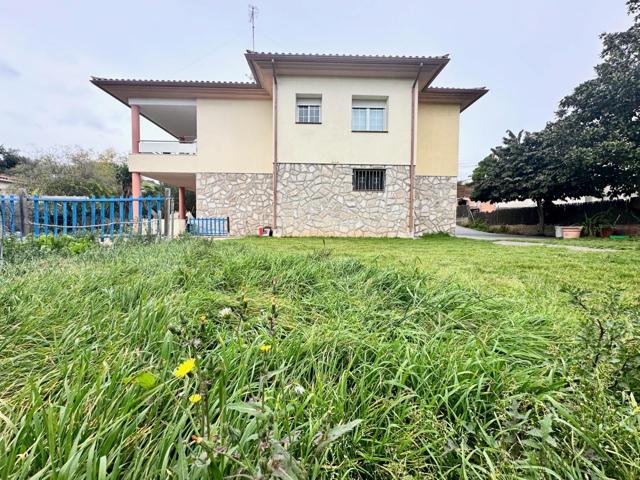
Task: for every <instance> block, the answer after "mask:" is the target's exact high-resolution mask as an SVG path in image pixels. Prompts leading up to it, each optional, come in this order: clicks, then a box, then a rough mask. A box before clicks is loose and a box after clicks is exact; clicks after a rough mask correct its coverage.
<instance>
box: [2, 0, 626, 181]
mask: <svg viewBox="0 0 640 480" xmlns="http://www.w3.org/2000/svg"><path fill="white" fill-rule="evenodd" d="M624 3H625V2H624V0H530V1H528V2H525V1H521V0H520V1H519V0H516V1H514V0H484V1H478V0H423V1H415V2H402V1H399V0H396V1H373V0H368V1H362V2H359V1H345V0H323V1H316V2H305V1H301V0H296V1H272V0H269V1H266V0H255V1H254V4H256V5H257V6H258V8H259V14H258V19H257V25H256V50H259V51H277V52H283V51H286V52H302V53H307V52H310V53H348V54H399V55H442V54H446V53H448V54H450V55H451V62H450V63H449V65H448V66H447V67H446V68H445V70H444V71H443V72H442V73H441V74H440V76H439V77H438V78H437V79H436V81H435V83H434V85H435V86H452V87H477V86H486V87H488V88H489V89H490V92H489V93H488V94H487V95H486V96H485V97H483V98H482V99H481V100H479V101H478V102H477V103H476V104H474V105H472V106H471V107H470V108H469V109H468V110H467V111H465V112H464V113H463V114H462V122H461V141H460V177H461V178H465V177H467V176H468V175H470V173H471V171H472V170H473V166H474V165H475V164H476V163H477V162H478V161H479V160H481V159H482V158H483V157H484V156H485V155H486V154H487V153H488V152H489V149H490V148H491V147H492V146H495V145H496V144H499V143H500V141H501V138H502V136H503V134H504V132H505V130H507V129H512V130H520V129H527V130H536V129H540V128H541V127H543V126H544V124H545V122H547V121H548V120H551V119H552V118H553V113H554V111H555V110H556V107H557V103H558V101H559V100H560V99H561V98H562V97H563V96H564V95H566V94H568V93H569V92H570V91H571V90H572V89H573V87H575V86H576V85H577V84H578V83H580V82H581V81H583V80H586V79H588V78H590V77H592V76H593V66H594V65H595V64H596V63H597V62H598V56H599V53H600V49H601V43H600V40H599V38H598V35H599V34H600V33H602V32H610V31H619V30H624V29H626V28H628V26H629V25H630V24H631V20H630V19H629V18H628V17H627V15H626V11H625V5H624ZM250 46H251V35H250V27H249V24H248V14H247V2H246V1H213V0H208V1H204V0H203V1H195V0H173V1H165V0H153V1H146V0H144V1H143V0H110V1H108V2H104V1H100V2H98V1H92V0H78V1H70V0H55V1H37V0H25V1H21V0H0V144H5V145H7V146H11V147H15V148H19V149H21V150H23V151H24V152H25V153H29V154H34V153H37V152H39V151H44V150H49V149H51V148H53V147H61V146H65V145H79V146H82V147H87V148H92V149H96V150H101V149H105V148H109V147H113V148H115V149H116V150H118V151H121V152H123V153H125V152H126V151H127V149H128V148H129V145H130V126H129V123H130V116H129V110H128V109H127V108H126V107H125V106H123V105H122V104H120V103H119V102H117V101H116V100H114V99H113V98H111V97H110V96H108V95H107V94H106V93H104V92H102V91H101V90H99V89H97V88H96V87H94V86H93V85H91V84H90V83H89V76H90V75H95V76H105V77H124V78H152V79H194V80H200V79H201V80H245V81H246V80H248V79H249V78H248V75H249V68H248V67H247V64H246V62H245V59H244V57H243V55H242V54H243V52H244V50H245V49H246V48H250ZM153 128H154V127H152V126H150V125H144V126H143V132H142V135H143V138H145V137H146V138H148V139H156V138H158V137H161V135H162V134H161V133H158V132H156V131H155V130H154V129H153Z"/></svg>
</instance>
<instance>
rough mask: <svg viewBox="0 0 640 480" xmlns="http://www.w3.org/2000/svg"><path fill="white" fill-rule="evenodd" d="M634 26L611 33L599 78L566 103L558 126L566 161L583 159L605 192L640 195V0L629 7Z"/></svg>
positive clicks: (605, 41)
mask: <svg viewBox="0 0 640 480" xmlns="http://www.w3.org/2000/svg"><path fill="white" fill-rule="evenodd" d="M627 6H628V10H629V13H630V15H632V16H633V17H634V22H633V25H632V26H631V27H630V28H629V29H628V30H626V31H624V32H616V33H605V34H603V35H601V39H602V41H603V50H602V54H601V57H602V60H603V61H602V63H600V64H599V65H597V66H596V67H595V72H596V76H595V77H594V78H593V79H591V80H587V81H586V82H583V83H581V84H580V85H578V87H576V88H575V90H574V91H573V93H571V94H570V95H568V96H566V97H565V98H563V99H562V101H561V102H560V109H559V110H558V112H557V114H558V121H557V123H558V126H557V127H556V128H557V130H559V131H560V132H561V133H562V135H563V136H564V137H565V140H566V142H567V144H568V148H567V150H566V156H567V157H568V158H569V159H571V160H574V161H575V159H582V160H583V164H584V166H585V170H587V171H589V172H590V173H591V175H592V176H591V179H592V181H593V182H595V183H596V184H597V186H598V188H599V189H601V190H602V191H603V192H604V191H605V189H606V193H608V194H610V195H620V194H633V193H637V192H638V191H640V0H630V1H628V2H627Z"/></svg>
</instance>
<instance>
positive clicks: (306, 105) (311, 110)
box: [296, 95, 322, 123]
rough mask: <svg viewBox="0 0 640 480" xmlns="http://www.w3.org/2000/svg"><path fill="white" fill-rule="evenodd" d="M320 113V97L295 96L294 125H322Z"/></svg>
mask: <svg viewBox="0 0 640 480" xmlns="http://www.w3.org/2000/svg"><path fill="white" fill-rule="evenodd" d="M321 111H322V96H321V95H296V123H322V115H321V113H322V112H321Z"/></svg>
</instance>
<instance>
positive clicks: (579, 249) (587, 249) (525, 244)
mask: <svg viewBox="0 0 640 480" xmlns="http://www.w3.org/2000/svg"><path fill="white" fill-rule="evenodd" d="M494 243H495V244H496V245H506V246H508V247H549V248H564V249H566V250H573V251H574V252H617V251H618V250H613V249H612V248H592V247H581V246H579V245H558V244H555V243H543V242H514V241H509V240H498V241H497V242H494Z"/></svg>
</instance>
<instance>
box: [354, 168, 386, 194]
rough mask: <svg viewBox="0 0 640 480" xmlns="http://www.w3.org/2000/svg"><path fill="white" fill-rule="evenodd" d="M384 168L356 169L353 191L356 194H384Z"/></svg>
mask: <svg viewBox="0 0 640 480" xmlns="http://www.w3.org/2000/svg"><path fill="white" fill-rule="evenodd" d="M384 177H385V169H384V168H354V169H353V177H352V183H353V190H354V191H356V192H358V191H359V192H383V191H384Z"/></svg>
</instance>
